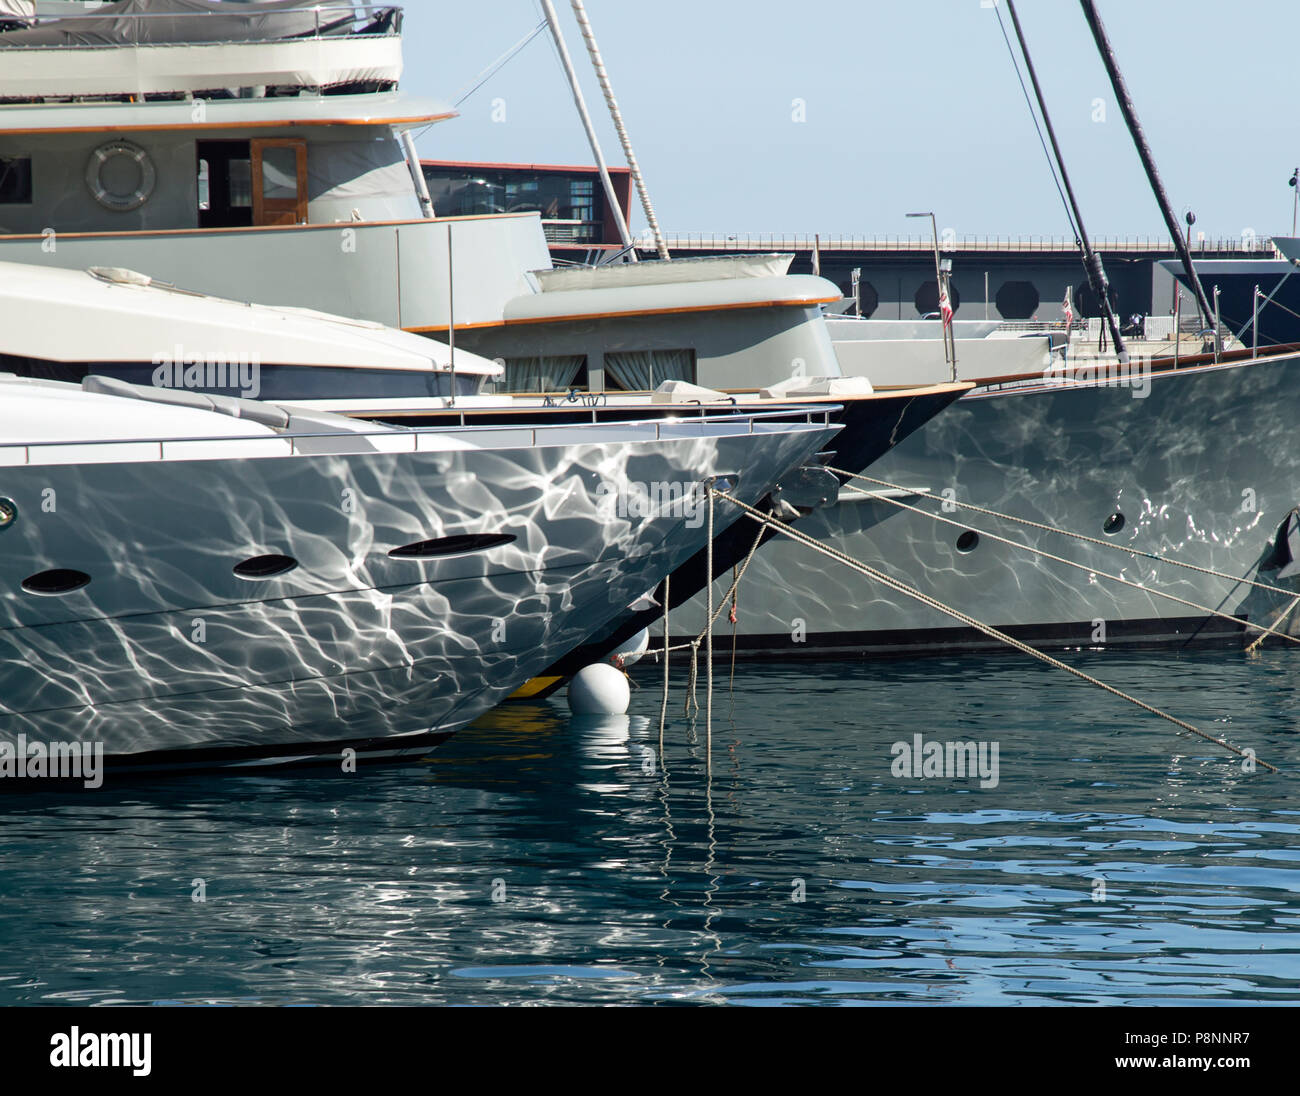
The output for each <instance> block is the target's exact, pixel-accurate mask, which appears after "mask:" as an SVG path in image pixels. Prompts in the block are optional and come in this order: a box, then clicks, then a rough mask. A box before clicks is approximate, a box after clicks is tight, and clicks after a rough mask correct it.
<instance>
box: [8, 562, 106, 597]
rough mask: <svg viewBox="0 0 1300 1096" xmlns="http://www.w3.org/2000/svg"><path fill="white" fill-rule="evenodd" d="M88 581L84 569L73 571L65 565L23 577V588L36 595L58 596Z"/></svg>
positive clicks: (80, 586)
mask: <svg viewBox="0 0 1300 1096" xmlns="http://www.w3.org/2000/svg"><path fill="white" fill-rule="evenodd" d="M89 582H90V576H89V575H88V574H86V572H85V571H73V570H71V569H70V568H66V567H56V568H54V570H52V571H41V572H39V573H37V574H34V575H29V576H28V577H27V578H25V579H23V589H24V590H26V591H27V592H28V593H29V594H35V595H36V596H37V597H58V596H59V595H60V594H70V593H72V591H73V590H80V589H81V588H82V587H83V586H85V585H87V584H88V583H89Z"/></svg>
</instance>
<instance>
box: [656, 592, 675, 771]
mask: <svg viewBox="0 0 1300 1096" xmlns="http://www.w3.org/2000/svg"><path fill="white" fill-rule="evenodd" d="M672 577H673V576H672V575H671V574H667V575H664V695H663V698H662V699H661V700H660V702H659V764H660V766H661V767H662V765H663V763H664V722H665V720H666V719H667V718H668V606H669V605H671V604H672V601H671V599H670V596H669V595H670V593H671V589H670V587H669V583H670V582H671V581H672Z"/></svg>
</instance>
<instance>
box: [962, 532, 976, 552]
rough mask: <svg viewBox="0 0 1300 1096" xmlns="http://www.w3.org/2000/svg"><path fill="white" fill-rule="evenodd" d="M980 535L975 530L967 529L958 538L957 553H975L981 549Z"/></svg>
mask: <svg viewBox="0 0 1300 1096" xmlns="http://www.w3.org/2000/svg"><path fill="white" fill-rule="evenodd" d="M979 542H980V535H979V534H978V533H977V532H975V530H974V529H967V530H966V532H964V533H962V535H961V536H959V537H958V538H957V551H959V552H973V551H975V549H976V548H978V547H979Z"/></svg>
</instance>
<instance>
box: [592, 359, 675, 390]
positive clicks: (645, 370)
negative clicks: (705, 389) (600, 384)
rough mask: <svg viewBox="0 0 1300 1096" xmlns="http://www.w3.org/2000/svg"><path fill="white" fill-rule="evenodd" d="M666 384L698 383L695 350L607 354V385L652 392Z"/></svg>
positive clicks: (608, 386)
mask: <svg viewBox="0 0 1300 1096" xmlns="http://www.w3.org/2000/svg"><path fill="white" fill-rule="evenodd" d="M664 381H689V382H690V383H691V384H694V383H695V351H694V350H613V351H610V352H609V353H607V354H606V355H605V386H606V387H607V388H621V389H623V390H624V391H627V392H651V391H653V390H654V389H655V388H657V387H658V386H659V385H661V384H663V383H664Z"/></svg>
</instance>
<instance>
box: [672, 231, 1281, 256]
mask: <svg viewBox="0 0 1300 1096" xmlns="http://www.w3.org/2000/svg"><path fill="white" fill-rule="evenodd" d="M664 242H665V243H666V244H667V245H668V248H669V250H673V249H674V248H676V249H680V250H686V251H691V250H701V251H812V250H813V248H814V247H815V248H817V249H818V250H820V251H914V252H918V253H925V254H930V253H933V251H934V237H933V236H926V235H920V236H842V235H827V236H816V235H809V234H806V233H791V234H786V233H781V234H770V235H768V234H757V235H751V234H747V233H732V234H718V235H715V234H712V233H683V234H680V235H676V236H668V237H666V238H665V241H664ZM1092 244H1093V246H1094V247H1095V248H1096V249H1097V250H1098V251H1100V252H1139V253H1153V254H1167V255H1171V256H1172V255H1176V254H1177V252H1176V251H1175V249H1174V245H1173V241H1171V240H1169V239H1167V238H1164V237H1160V236H1099V237H1093V240H1092ZM1078 247H1079V245H1078V244H1077V243H1076V242H1075V240H1074V239H1073V238H1072V237H1067V236H980V235H970V234H967V235H954V234H943V235H940V237H939V250H940V252H953V251H992V252H998V251H1003V252H1017V253H1019V252H1026V251H1029V252H1058V253H1074V252H1077V251H1078ZM1190 247H1191V252H1192V254H1193V255H1198V256H1208V255H1247V256H1251V257H1267V258H1272V257H1274V256H1275V255H1277V254H1278V252H1277V250H1276V248H1274V246H1273V241H1272V240H1271V239H1270V238H1269V237H1267V236H1257V235H1255V234H1253V233H1243V234H1242V235H1241V236H1227V237H1219V238H1214V239H1209V238H1207V239H1203V240H1202V239H1196V240H1192V241H1191V244H1190Z"/></svg>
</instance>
